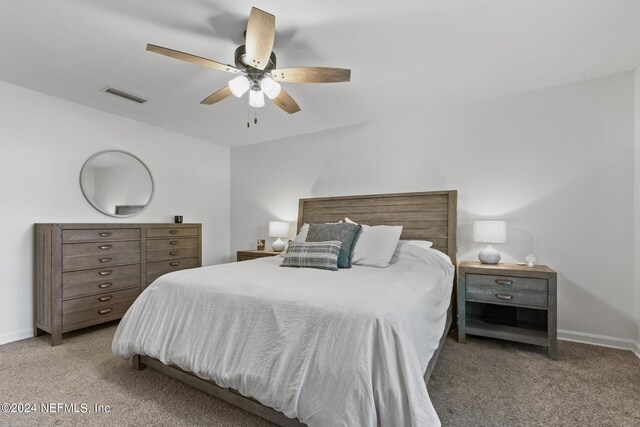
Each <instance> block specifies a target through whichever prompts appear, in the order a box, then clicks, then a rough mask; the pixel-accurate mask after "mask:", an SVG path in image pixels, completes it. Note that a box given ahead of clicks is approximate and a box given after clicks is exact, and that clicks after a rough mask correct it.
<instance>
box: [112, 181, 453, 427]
mask: <svg viewBox="0 0 640 427" xmlns="http://www.w3.org/2000/svg"><path fill="white" fill-rule="evenodd" d="M456 197H457V195H456V192H455V191H442V192H426V193H402V194H383V195H373V196H348V197H331V198H311V199H301V200H300V204H299V211H298V230H299V229H300V227H301V226H302V224H304V223H323V222H333V221H336V220H337V219H341V218H344V217H345V216H348V217H349V218H350V219H352V220H353V221H356V222H360V223H364V224H369V225H378V224H380V225H383V224H384V225H402V226H403V232H402V236H401V239H402V240H429V241H431V242H433V249H435V250H431V252H430V253H429V254H428V257H426V256H425V257H423V253H422V252H421V253H420V256H421V257H423V258H424V259H422V258H421V259H420V260H419V261H416V259H417V257H414V256H413V255H412V253H408V255H405V254H398V255H397V257H398V259H397V260H396V262H394V263H392V265H391V266H390V267H387V268H383V269H376V268H375V267H359V266H354V267H353V268H351V269H348V270H346V269H345V270H340V271H338V272H330V271H321V270H312V269H287V268H280V267H279V263H280V262H281V259H278V258H279V257H274V258H261V259H258V260H254V261H246V262H243V263H236V264H227V265H221V266H212V267H203V268H200V269H193V270H185V271H181V272H175V273H171V274H168V275H165V276H163V277H161V278H160V279H158V281H156V282H154V284H153V285H151V286H150V287H149V288H148V289H147V290H145V292H144V293H143V294H142V295H141V297H140V298H139V299H138V300H137V301H136V303H135V304H134V305H133V306H132V308H131V309H130V310H129V312H127V315H126V316H125V317H124V319H123V320H122V322H121V323H120V325H119V327H118V331H117V332H116V336H115V337H114V342H113V351H114V353H115V354H117V355H119V356H122V357H131V358H132V363H133V367H134V368H135V369H143V368H145V367H150V368H153V369H156V370H159V371H161V372H164V373H165V374H168V375H170V376H172V377H174V378H177V379H178V380H181V381H183V382H186V383H188V384H191V385H193V386H195V387H197V388H199V389H201V390H203V391H205V392H207V393H210V394H212V395H213V396H216V397H218V398H221V399H223V400H225V401H227V402H229V403H231V404H234V405H236V406H239V407H241V408H243V409H245V410H248V411H250V412H252V413H255V414H256V415H259V416H261V417H263V418H266V419H268V420H270V421H272V422H274V423H276V424H278V425H282V426H299V425H307V424H308V425H312V426H313V425H328V424H331V425H438V424H439V420H438V418H437V415H436V414H435V411H434V410H433V407H432V406H431V402H430V400H429V397H428V394H427V390H426V382H427V381H428V379H429V377H430V374H431V371H432V370H433V367H434V365H435V363H436V360H437V358H438V354H439V352H440V349H441V348H442V346H443V345H444V341H445V338H446V335H447V331H448V330H449V327H450V325H451V320H452V306H453V305H454V304H452V303H451V302H452V301H454V299H452V298H451V293H452V289H453V286H452V283H453V274H454V272H455V268H453V266H454V265H455V252H456ZM443 254H446V255H448V259H447V257H446V256H444V255H443ZM425 260H426V261H425ZM445 260H446V261H445ZM447 282H449V283H447ZM390 284H392V286H390ZM176 302H179V303H176ZM211 325H217V326H216V327H212V326H211ZM336 414H339V415H336ZM332 417H333V418H332Z"/></svg>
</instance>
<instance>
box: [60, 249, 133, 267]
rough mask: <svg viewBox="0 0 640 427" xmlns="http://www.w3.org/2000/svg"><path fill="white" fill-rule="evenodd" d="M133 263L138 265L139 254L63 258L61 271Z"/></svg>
mask: <svg viewBox="0 0 640 427" xmlns="http://www.w3.org/2000/svg"><path fill="white" fill-rule="evenodd" d="M133 263H140V253H130V254H126V253H125V254H101V255H89V256H73V257H63V258H62V269H63V270H78V269H81V268H83V269H84V268H94V267H109V266H112V265H118V264H133Z"/></svg>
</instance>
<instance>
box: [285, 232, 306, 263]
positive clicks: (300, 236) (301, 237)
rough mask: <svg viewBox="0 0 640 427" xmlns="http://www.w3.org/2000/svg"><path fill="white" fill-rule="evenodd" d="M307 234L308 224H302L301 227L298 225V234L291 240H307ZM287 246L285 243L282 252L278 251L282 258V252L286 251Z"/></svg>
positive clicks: (298, 241) (302, 241)
mask: <svg viewBox="0 0 640 427" xmlns="http://www.w3.org/2000/svg"><path fill="white" fill-rule="evenodd" d="M307 234H309V224H302V227H300V232H299V233H298V235H297V236H296V237H294V238H293V241H294V242H296V243H304V242H306V241H307ZM288 247H289V245H288V244H287V245H286V246H285V247H284V250H283V251H282V252H280V256H281V257H283V258H284V254H285V252H287V248H288Z"/></svg>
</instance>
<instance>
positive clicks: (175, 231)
mask: <svg viewBox="0 0 640 427" xmlns="http://www.w3.org/2000/svg"><path fill="white" fill-rule="evenodd" d="M169 233H171V234H178V233H180V230H169Z"/></svg>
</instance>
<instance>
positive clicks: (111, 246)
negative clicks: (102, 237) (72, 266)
mask: <svg viewBox="0 0 640 427" xmlns="http://www.w3.org/2000/svg"><path fill="white" fill-rule="evenodd" d="M110 254H140V241H139V240H130V241H124V242H105V243H69V244H65V245H62V257H63V259H64V258H65V257H74V256H88V255H110Z"/></svg>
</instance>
